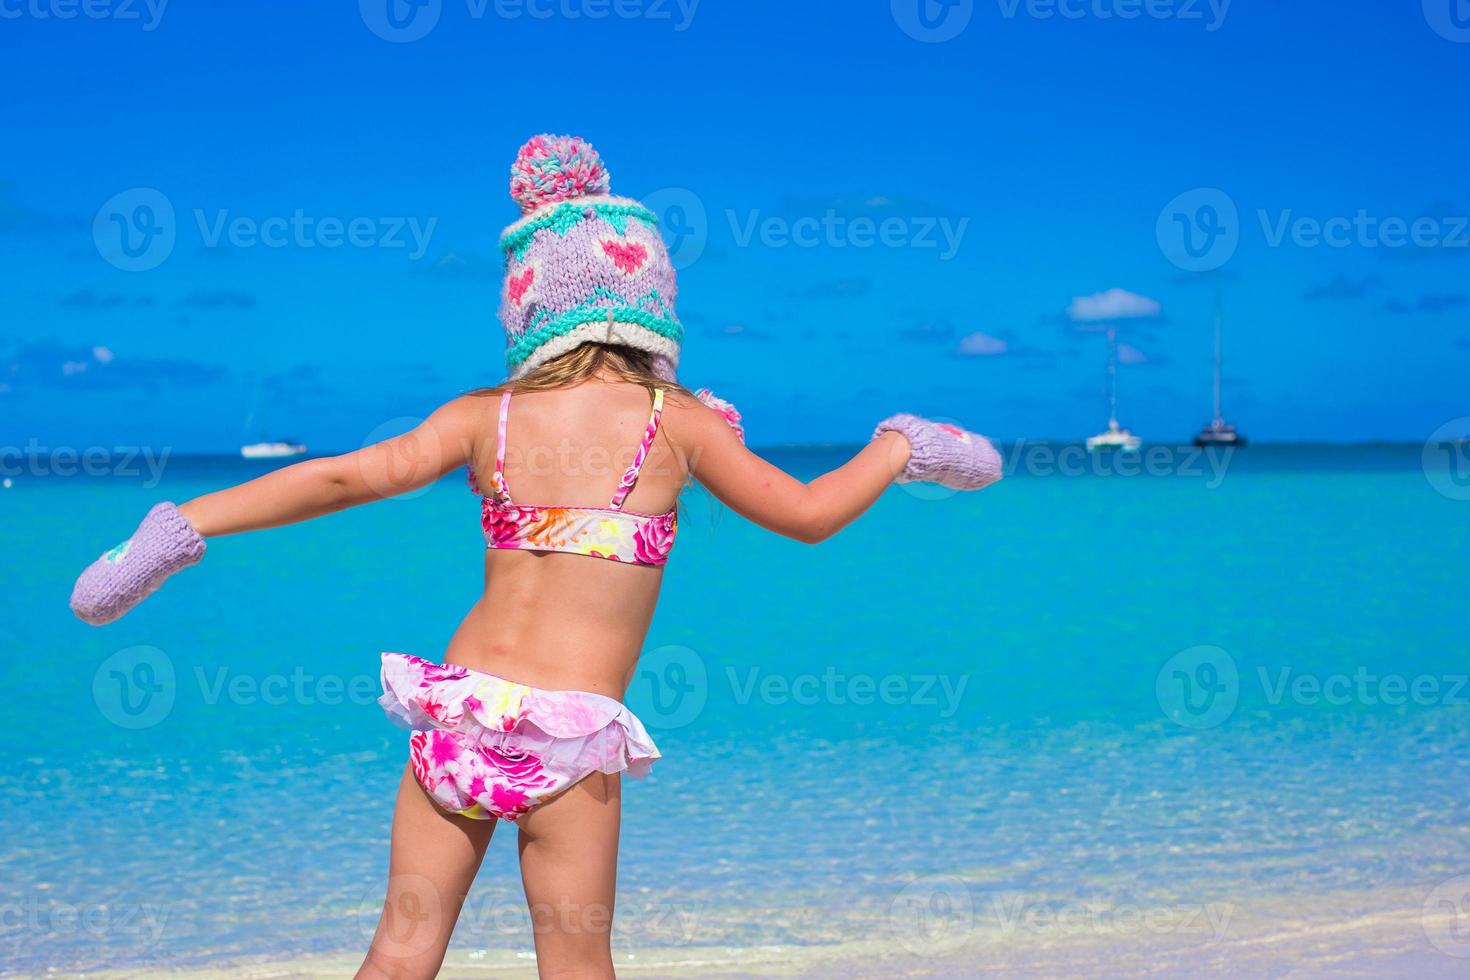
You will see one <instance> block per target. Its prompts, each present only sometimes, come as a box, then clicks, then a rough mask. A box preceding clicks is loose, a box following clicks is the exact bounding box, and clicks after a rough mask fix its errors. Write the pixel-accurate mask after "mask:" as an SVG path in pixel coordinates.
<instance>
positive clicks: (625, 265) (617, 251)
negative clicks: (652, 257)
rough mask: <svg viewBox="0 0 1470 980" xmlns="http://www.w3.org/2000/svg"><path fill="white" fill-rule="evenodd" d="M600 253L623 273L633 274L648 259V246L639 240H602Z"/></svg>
mask: <svg viewBox="0 0 1470 980" xmlns="http://www.w3.org/2000/svg"><path fill="white" fill-rule="evenodd" d="M602 254H603V255H606V256H607V257H608V258H609V259H612V263H613V265H615V266H617V267H618V270H619V271H620V272H622V273H623V274H624V275H629V276H631V275H633V274H634V273H636V272H637V271H638V270H639V269H641V268H643V264H644V263H645V262H647V261H648V246H646V245H644V244H642V243H641V242H617V241H604V242H602Z"/></svg>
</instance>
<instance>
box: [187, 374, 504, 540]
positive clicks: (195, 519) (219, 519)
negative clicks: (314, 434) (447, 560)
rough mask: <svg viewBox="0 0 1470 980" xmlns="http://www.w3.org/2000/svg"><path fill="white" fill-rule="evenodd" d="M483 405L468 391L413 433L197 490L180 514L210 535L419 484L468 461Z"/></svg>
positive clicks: (309, 514)
mask: <svg viewBox="0 0 1470 980" xmlns="http://www.w3.org/2000/svg"><path fill="white" fill-rule="evenodd" d="M481 411H482V409H481V407H480V400H479V398H478V397H477V396H473V395H466V396H464V397H462V398H458V399H455V400H454V401H452V402H450V403H449V404H447V405H445V406H443V407H442V408H440V409H439V410H438V411H436V412H434V414H432V415H430V416H429V417H428V418H427V419H425V420H424V421H423V422H422V423H420V424H419V425H418V426H417V427H416V428H414V429H413V430H412V431H411V432H406V433H404V434H403V435H401V436H397V437H395V438H392V439H386V440H384V441H383V442H379V443H374V444H373V445H371V446H366V447H364V448H362V449H359V450H357V451H356V452H352V453H346V454H345V455H342V456H331V457H324V458H322V459H310V460H306V461H305V462H301V463H297V464H295V465H294V466H287V467H285V468H284V469H279V470H276V471H275V472H273V473H268V474H266V475H265V476H262V477H260V478H258V479H255V480H251V481H250V482H248V483H242V484H240V485H239V486H234V487H230V488H229V489H228V490H219V491H217V492H215V493H208V494H205V495H204V496H202V497H196V498H194V499H193V500H191V501H189V502H188V503H186V504H184V505H182V506H181V507H179V513H180V514H182V515H183V517H184V519H185V520H187V521H188V522H189V524H190V525H192V526H193V528H194V529H195V530H196V531H198V532H199V533H200V534H201V535H202V536H204V537H206V538H209V537H216V536H218V535H222V534H238V533H240V532H241V531H258V530H260V529H262V528H267V527H279V526H281V525H283V524H295V523H297V522H299V521H307V520H310V519H312V518H313V517H320V516H322V515H323V514H330V513H333V512H335V511H339V510H344V509H346V508H348V507H355V506H357V505H358V504H366V503H371V502H373V501H375V500H383V499H385V498H387V497H394V496H397V495H398V494H402V493H407V492H409V491H410V490H417V489H418V488H419V487H422V486H424V485H425V484H428V483H432V482H433V481H434V480H437V479H439V478H440V477H441V476H443V475H444V474H446V473H448V472H450V471H452V470H455V469H458V468H459V467H461V466H464V465H465V464H466V463H468V462H469V460H470V453H471V450H472V448H473V441H474V439H475V433H476V429H475V423H476V421H477V419H478V418H479V417H480V412H481Z"/></svg>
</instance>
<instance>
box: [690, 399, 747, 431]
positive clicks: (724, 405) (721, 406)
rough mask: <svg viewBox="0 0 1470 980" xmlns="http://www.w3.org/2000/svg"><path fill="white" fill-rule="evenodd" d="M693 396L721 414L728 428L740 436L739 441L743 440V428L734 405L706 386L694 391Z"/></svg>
mask: <svg viewBox="0 0 1470 980" xmlns="http://www.w3.org/2000/svg"><path fill="white" fill-rule="evenodd" d="M694 397H695V398H698V399H699V400H700V401H702V402H704V403H705V404H706V405H708V406H709V407H710V408H712V409H714V410H715V411H717V412H719V413H720V414H721V415H723V416H724V417H725V421H726V422H728V423H729V424H730V428H732V429H734V430H735V434H736V435H737V436H739V437H740V441H741V442H744V441H745V429H744V428H742V427H741V425H740V412H739V410H738V409H736V408H735V406H734V405H731V404H730V403H729V402H727V401H725V399H723V398H720V397H719V396H717V395H716V394H715V393H714V392H712V391H710V390H709V389H708V388H701V389H699V390H698V391H696V392H695V393H694Z"/></svg>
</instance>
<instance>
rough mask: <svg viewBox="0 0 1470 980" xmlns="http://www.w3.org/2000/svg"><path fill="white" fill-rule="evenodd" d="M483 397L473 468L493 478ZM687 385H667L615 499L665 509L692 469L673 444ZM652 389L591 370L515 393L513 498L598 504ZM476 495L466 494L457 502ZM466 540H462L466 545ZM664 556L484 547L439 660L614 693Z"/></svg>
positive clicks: (641, 633)
mask: <svg viewBox="0 0 1470 980" xmlns="http://www.w3.org/2000/svg"><path fill="white" fill-rule="evenodd" d="M472 397H474V398H475V399H477V400H479V401H481V402H483V405H482V406H481V408H482V411H481V412H480V415H481V421H480V424H479V425H478V427H477V430H478V431H477V432H476V438H475V439H474V446H475V450H474V452H473V453H472V460H471V462H470V468H471V471H472V473H473V474H474V483H475V485H476V486H477V487H480V488H485V489H486V491H487V492H489V488H492V487H493V486H494V466H495V460H496V453H497V449H498V448H500V447H499V442H498V434H497V425H496V423H497V410H498V405H499V400H500V399H499V396H498V395H495V394H490V395H477V396H472ZM685 401H689V402H692V401H693V400H692V399H690V398H689V397H688V396H687V395H684V394H682V393H675V392H670V393H669V395H668V400H667V402H666V403H665V407H664V412H663V421H662V423H661V424H660V425H659V427H658V430H657V433H656V435H655V437H654V439H653V442H652V444H651V446H650V448H649V451H648V455H647V458H646V460H645V461H644V463H643V465H642V467H641V469H640V471H639V473H638V480H637V482H636V483H635V484H634V485H633V488H632V490H631V491H630V492H629V493H628V495H627V498H626V500H625V501H624V503H623V507H624V509H625V510H626V511H628V512H633V513H638V514H645V515H655V514H662V513H665V512H667V511H670V510H672V509H673V508H674V507H675V504H676V502H677V500H678V496H679V492H680V490H681V489H682V487H683V486H684V484H685V483H686V482H687V480H688V478H689V467H688V464H687V459H688V454H687V452H686V451H684V450H682V449H681V448H680V447H679V446H677V445H676V444H675V442H674V440H673V437H672V436H671V431H672V430H673V429H677V428H678V425H677V422H676V421H674V420H675V419H677V417H678V415H679V412H680V410H681V409H685V408H687V406H686V405H685V404H684V402H685ZM650 403H651V397H650V394H649V392H648V390H647V389H646V388H644V387H642V386H640V385H636V384H630V383H620V382H601V381H594V382H590V383H586V384H581V385H577V386H575V387H571V388H563V389H558V390H553V391H530V392H521V393H517V394H516V395H515V396H514V398H513V400H512V402H511V405H510V408H509V411H508V413H507V426H506V445H505V447H504V456H505V471H504V476H505V479H506V481H507V483H508V485H509V486H510V487H513V488H514V497H515V500H516V501H517V502H518V503H521V504H536V505H543V506H554V507H589V508H601V507H606V506H607V504H608V501H609V499H610V498H611V496H612V495H613V493H614V491H615V490H616V489H617V488H618V485H619V480H620V478H621V477H622V476H623V474H624V473H625V471H626V470H627V468H628V466H629V464H630V461H631V460H632V459H633V456H634V453H635V451H636V450H637V449H638V446H639V443H640V440H641V439H642V437H643V435H644V431H645V427H646V425H647V423H648V421H649V409H650ZM474 505H475V498H474V497H472V496H469V495H467V496H466V503H465V506H466V507H470V506H474ZM473 546H474V544H473V541H472V540H471V541H470V542H467V544H466V547H473ZM662 582H663V567H662V566H650V565H638V564H632V563H627V562H619V561H607V560H601V561H598V560H593V561H589V560H587V558H586V557H584V556H582V555H578V554H566V553H557V552H546V551H529V550H527V551H521V550H499V549H495V548H487V549H486V550H485V591H484V594H483V595H482V596H481V597H480V600H479V601H478V602H477V603H475V605H474V607H473V608H472V609H471V610H470V612H469V614H468V615H467V616H466V617H465V619H464V621H463V622H462V623H461V624H460V627H459V629H458V631H456V633H455V635H454V638H453V640H452V641H451V642H450V645H449V649H448V651H447V653H446V658H445V659H446V661H447V662H449V663H455V664H461V665H463V666H466V667H472V668H475V669H477V670H483V671H487V672H490V673H494V674H498V675H500V676H502V677H511V678H515V679H516V680H517V681H519V682H521V683H523V684H529V685H531V686H532V687H540V688H545V689H550V690H582V691H592V692H595V693H598V694H605V695H608V696H609V697H614V698H621V697H622V696H623V693H624V691H625V690H626V689H627V686H628V684H629V682H630V681H631V679H632V676H633V669H634V665H635V664H636V662H637V659H638V654H639V651H640V650H641V648H642V645H643V640H644V637H645V635H646V634H647V632H648V627H649V623H650V621H651V620H652V618H653V611H654V606H655V605H656V603H657V602H658V593H659V586H660V585H661V584H662Z"/></svg>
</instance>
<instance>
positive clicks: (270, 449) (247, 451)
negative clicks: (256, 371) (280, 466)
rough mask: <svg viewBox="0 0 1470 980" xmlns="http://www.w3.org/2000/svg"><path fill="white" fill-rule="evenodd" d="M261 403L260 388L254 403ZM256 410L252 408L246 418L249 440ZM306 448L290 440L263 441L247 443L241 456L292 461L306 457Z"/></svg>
mask: <svg viewBox="0 0 1470 980" xmlns="http://www.w3.org/2000/svg"><path fill="white" fill-rule="evenodd" d="M259 402H260V387H259V386H257V387H256V390H255V398H254V403H255V404H256V405H258V404H259ZM255 414H256V413H255V408H254V406H252V408H251V410H250V414H249V415H247V416H246V417H245V436H246V438H247V439H248V438H249V437H250V432H251V423H252V422H253V421H254V420H255ZM305 455H306V446H305V444H303V443H299V442H293V441H291V440H289V439H262V440H261V441H260V442H247V443H245V444H244V445H242V446H241V447H240V456H241V457H242V458H244V459H291V458H293V457H295V456H305Z"/></svg>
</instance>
